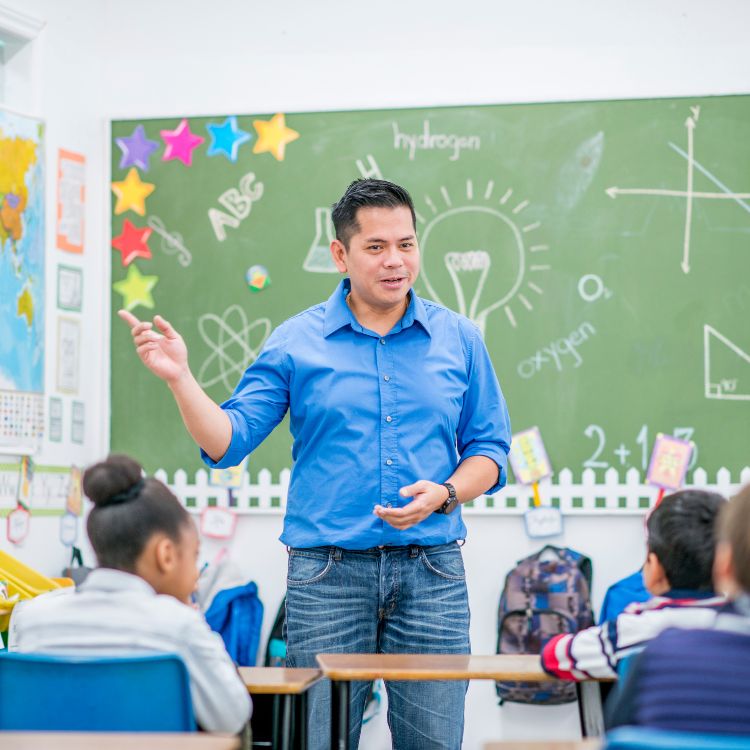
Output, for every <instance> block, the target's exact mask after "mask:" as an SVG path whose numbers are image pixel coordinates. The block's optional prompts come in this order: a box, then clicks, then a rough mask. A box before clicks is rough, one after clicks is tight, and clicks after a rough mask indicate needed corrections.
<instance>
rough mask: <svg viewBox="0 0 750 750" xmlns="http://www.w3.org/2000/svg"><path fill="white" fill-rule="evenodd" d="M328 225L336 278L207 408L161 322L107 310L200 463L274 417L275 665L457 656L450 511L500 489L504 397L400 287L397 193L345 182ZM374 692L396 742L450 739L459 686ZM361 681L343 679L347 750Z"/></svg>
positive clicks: (409, 231)
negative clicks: (280, 515)
mask: <svg viewBox="0 0 750 750" xmlns="http://www.w3.org/2000/svg"><path fill="white" fill-rule="evenodd" d="M332 218H333V224H334V228H335V230H336V239H335V240H334V241H333V242H332V243H331V254H332V256H333V260H334V262H335V264H336V267H337V268H338V270H339V271H340V272H341V273H343V274H346V278H344V279H343V280H342V281H341V282H340V283H339V285H338V286H337V288H336V289H335V291H334V292H333V294H332V295H331V297H330V298H329V299H328V300H327V301H325V302H322V303H320V304H318V305H315V306H314V307H311V308H309V309H308V310H305V311H304V312H301V313H299V314H298V315H295V316H294V317H292V318H290V319H289V320H287V321H285V322H284V323H282V324H281V325H280V326H279V327H278V328H276V329H275V330H274V332H273V333H272V334H271V336H270V337H269V339H268V341H267V342H266V344H265V347H264V349H263V351H262V352H261V354H260V355H259V357H258V358H257V359H256V361H255V362H253V363H252V364H251V365H250V367H248V369H247V371H246V372H245V374H244V375H243V377H242V379H241V380H240V382H239V384H238V386H237V388H236V389H235V391H234V393H233V395H232V396H231V398H229V400H227V401H226V402H225V403H223V404H222V405H221V406H218V405H217V404H216V403H214V402H213V401H212V400H211V399H210V398H209V397H208V395H207V394H206V393H205V392H204V391H203V389H202V388H201V387H200V386H199V385H198V383H197V381H196V380H195V378H194V377H193V375H192V374H191V372H190V369H189V366H188V357H187V348H186V346H185V344H184V342H183V340H182V338H181V337H180V336H179V334H178V333H177V332H176V331H175V330H174V328H172V326H171V325H170V324H169V323H168V322H167V321H166V320H164V318H162V317H160V316H158V315H157V316H155V317H154V322H153V324H152V323H150V322H145V321H144V322H140V321H139V320H138V319H137V318H135V316H134V315H132V314H131V313H129V312H126V311H124V310H121V311H120V313H119V315H120V317H122V318H123V320H125V322H126V323H128V325H129V326H130V327H131V329H132V334H133V339H134V341H135V345H136V348H137V352H138V356H139V357H140V358H141V360H142V361H143V363H144V364H145V365H146V367H148V369H150V370H151V371H152V372H153V373H155V374H156V375H158V376H159V377H160V378H162V379H163V380H164V381H165V382H166V383H167V385H168V386H169V388H170V390H171V391H172V393H173V395H174V397H175V400H176V401H177V405H178V407H179V409H180V413H181V415H182V418H183V420H184V422H185V426H186V427H187V429H188V431H189V432H190V434H191V435H192V437H193V438H194V440H195V442H196V443H197V444H198V445H199V446H200V447H201V453H202V456H203V458H204V460H205V462H206V463H207V464H208V465H209V466H211V467H219V468H223V467H228V466H235V465H237V464H239V463H240V462H241V461H242V460H243V459H244V458H245V456H247V455H248V454H249V453H250V452H251V451H253V450H254V449H255V448H256V447H257V446H258V445H259V444H260V443H261V442H262V441H263V440H264V439H265V437H266V436H267V435H268V434H269V433H270V432H271V430H273V428H274V427H275V426H276V425H277V424H278V423H279V422H280V421H281V420H282V418H283V417H284V415H285V414H286V412H287V410H289V412H290V429H291V433H292V437H293V448H292V456H293V459H294V465H293V468H292V473H291V480H290V485H289V493H288V497H287V506H286V515H285V518H284V529H283V532H282V535H281V541H282V542H283V543H284V544H285V545H286V546H287V548H288V550H289V567H288V575H287V601H286V615H287V664H288V666H290V667H315V666H317V664H316V661H315V655H316V654H319V653H337V652H338V653H342V652H343V653H443V654H446V653H453V654H464V653H470V650H471V649H470V644H469V617H470V616H469V604H468V597H467V592H466V581H465V574H464V567H463V560H462V556H461V549H460V546H459V544H458V540H463V539H464V538H465V536H466V527H465V525H464V523H463V520H462V518H461V512H460V507H459V506H460V504H461V503H463V502H466V501H467V500H471V499H473V498H475V497H477V496H479V495H481V494H482V493H485V492H488V493H492V492H496V491H497V490H499V489H500V488H501V487H503V486H504V485H505V482H506V462H507V453H508V449H509V447H510V422H509V418H508V411H507V408H506V405H505V400H504V398H503V395H502V392H501V390H500V386H499V384H498V381H497V377H496V376H495V373H494V371H493V368H492V363H491V361H490V358H489V355H488V353H487V349H486V347H485V345H484V342H483V340H482V337H481V334H480V332H479V330H478V329H477V328H476V326H474V325H473V324H472V323H471V322H470V321H469V320H468V319H466V318H464V317H463V316H461V315H458V314H456V313H454V312H452V311H450V310H448V309H446V308H444V307H442V306H440V305H437V304H435V303H433V302H431V301H428V300H424V299H421V298H420V297H418V296H417V295H416V294H415V293H414V292H413V291H412V287H413V286H414V283H415V282H416V280H417V277H418V275H419V268H420V254H419V246H418V243H417V236H416V221H415V214H414V207H413V204H412V201H411V198H410V196H409V194H408V193H407V192H406V191H405V190H404V189H403V188H401V187H399V186H398V185H394V184H393V183H390V182H387V181H385V180H375V179H364V180H355V181H354V182H353V183H352V184H351V185H350V186H349V187H348V188H347V190H346V192H345V193H344V195H343V196H342V198H341V199H340V200H339V202H338V203H337V204H336V205H335V206H334V207H333V212H332ZM154 326H156V329H158V331H157V330H155V328H154ZM386 688H387V693H388V723H389V726H390V728H391V734H392V737H393V747H394V748H398V749H400V750H418V749H419V748H429V749H430V750H434V749H435V748H446V750H458V748H460V747H461V739H462V735H463V715H464V700H465V694H466V688H467V683H466V682H447V681H446V682H438V681H431V682H392V683H388V684H387V685H386ZM367 691H368V685H367V684H365V683H354V684H353V685H352V693H351V705H350V746H351V747H354V748H356V747H357V745H358V741H359V734H360V729H361V722H362V713H363V710H364V706H365V701H366V699H367ZM309 702H310V716H309V735H308V736H309V743H310V747H311V748H314V749H315V750H322V749H323V748H327V747H328V746H329V741H330V690H329V688H328V686H327V685H322V684H319V685H317V686H315V687H313V688H312V690H311V693H310V695H309Z"/></svg>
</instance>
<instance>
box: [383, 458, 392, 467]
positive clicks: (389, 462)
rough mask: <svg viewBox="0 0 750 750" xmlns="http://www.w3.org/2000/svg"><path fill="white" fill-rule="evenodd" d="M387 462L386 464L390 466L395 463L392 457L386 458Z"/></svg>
mask: <svg viewBox="0 0 750 750" xmlns="http://www.w3.org/2000/svg"><path fill="white" fill-rule="evenodd" d="M385 463H386V464H387V465H388V466H390V465H391V464H392V463H393V461H391V459H390V458H386V460H385Z"/></svg>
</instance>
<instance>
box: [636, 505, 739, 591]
mask: <svg viewBox="0 0 750 750" xmlns="http://www.w3.org/2000/svg"><path fill="white" fill-rule="evenodd" d="M725 502H726V500H725V499H724V498H723V497H722V496H721V495H719V494H717V493H715V492H705V491H703V490H681V491H680V492H675V493H674V494H673V495H667V497H665V498H664V499H663V500H662V501H661V503H660V504H659V505H658V506H657V507H656V508H655V509H654V511H653V512H652V513H651V515H650V516H649V519H648V522H647V527H648V551H649V552H653V553H654V554H655V555H656V557H657V558H658V559H659V562H660V563H661V565H662V567H663V568H664V572H665V574H666V576H667V578H668V579H669V585H670V588H673V589H692V590H693V591H712V590H713V583H712V580H711V576H712V571H713V565H714V551H715V549H716V542H715V529H714V525H715V522H716V518H717V516H718V514H719V510H720V509H721V507H722V506H723V504H724V503H725Z"/></svg>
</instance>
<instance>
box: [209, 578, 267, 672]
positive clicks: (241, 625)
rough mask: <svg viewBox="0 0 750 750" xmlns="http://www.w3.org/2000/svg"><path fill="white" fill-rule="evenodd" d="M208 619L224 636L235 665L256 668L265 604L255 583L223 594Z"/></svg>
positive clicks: (210, 610)
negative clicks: (259, 596)
mask: <svg viewBox="0 0 750 750" xmlns="http://www.w3.org/2000/svg"><path fill="white" fill-rule="evenodd" d="M205 616H206V622H207V623H208V626H209V627H210V628H211V630H213V631H215V632H217V633H218V634H219V635H220V636H221V638H222V640H223V641H224V646H225V647H226V649H227V653H228V654H229V656H231V657H232V660H233V661H234V662H235V664H237V666H239V667H254V666H255V657H256V655H257V653H258V644H259V643H260V627H261V623H262V622H263V604H262V603H261V601H260V599H259V598H258V587H257V586H256V585H255V583H253V582H252V581H250V582H249V583H246V584H245V585H244V586H235V587H234V588H231V589H224V590H223V591H219V593H218V594H216V596H215V597H214V598H213V601H212V602H211V606H210V607H209V608H208V610H207V611H206V615H205Z"/></svg>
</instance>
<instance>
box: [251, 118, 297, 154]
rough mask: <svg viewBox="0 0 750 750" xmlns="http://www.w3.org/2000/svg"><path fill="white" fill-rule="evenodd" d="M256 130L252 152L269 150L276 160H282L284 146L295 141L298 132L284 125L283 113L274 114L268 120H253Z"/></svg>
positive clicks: (259, 152) (257, 152)
mask: <svg viewBox="0 0 750 750" xmlns="http://www.w3.org/2000/svg"><path fill="white" fill-rule="evenodd" d="M253 127H254V128H255V130H256V131H257V132H258V140H257V141H256V142H255V146H254V147H253V153H254V154H262V153H264V152H265V151H270V152H271V153H272V154H273V155H274V156H275V157H276V159H277V160H278V161H284V147H285V146H286V144H287V143H291V142H292V141H296V140H297V138H299V133H298V132H297V131H296V130H292V129H291V128H288V127H287V126H286V122H285V121H284V115H282V114H279V115H274V116H273V117H272V118H271V119H270V120H253Z"/></svg>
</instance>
